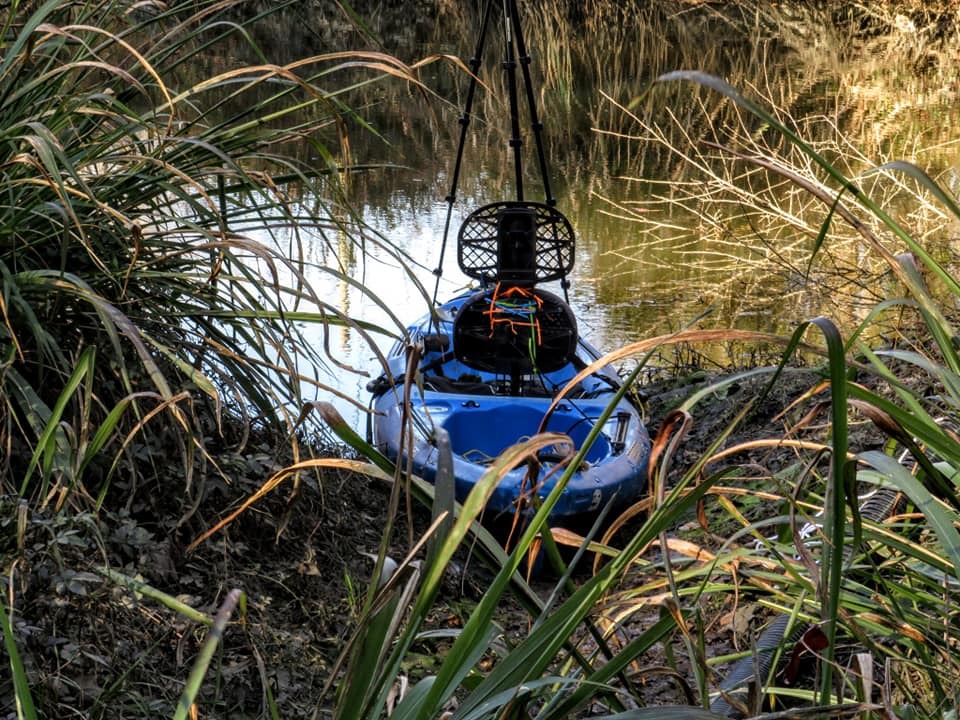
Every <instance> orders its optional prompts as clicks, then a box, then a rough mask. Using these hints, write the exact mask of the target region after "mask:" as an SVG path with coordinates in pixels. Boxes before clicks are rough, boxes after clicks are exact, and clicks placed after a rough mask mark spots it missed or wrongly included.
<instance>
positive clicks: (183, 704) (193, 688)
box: [173, 588, 243, 720]
mask: <svg viewBox="0 0 960 720" xmlns="http://www.w3.org/2000/svg"><path fill="white" fill-rule="evenodd" d="M242 598H243V591H242V590H239V589H236V588H234V589H233V590H231V591H230V592H229V593H227V597H226V599H225V600H224V601H223V604H222V605H221V606H220V609H219V610H218V611H217V615H216V617H215V618H214V620H213V625H212V626H211V627H210V632H209V633H207V639H206V641H205V642H204V644H203V647H202V648H200V653H199V654H198V655H197V659H196V660H195V661H194V663H193V668H192V669H191V670H190V676H189V677H188V678H187V684H186V686H185V687H184V689H183V694H182V695H181V696H180V701H179V702H178V703H177V709H176V711H174V713H173V720H187V718H188V717H189V716H190V714H191V708H192V707H193V704H194V703H195V702H196V699H197V696H198V695H199V694H200V687H201V686H202V685H203V679H204V677H205V676H206V674H207V669H208V668H209V667H210V663H211V661H212V660H213V654H214V653H215V652H216V650H217V646H218V645H219V644H220V640H221V639H222V638H223V633H224V631H225V630H226V627H227V623H228V622H229V621H230V616H231V615H232V614H233V610H234V608H235V607H236V606H237V603H240V602H241V601H242Z"/></svg>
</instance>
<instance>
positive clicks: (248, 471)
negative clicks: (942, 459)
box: [0, 369, 821, 719]
mask: <svg viewBox="0 0 960 720" xmlns="http://www.w3.org/2000/svg"><path fill="white" fill-rule="evenodd" d="M820 379H821V376H820V374H819V373H817V372H816V371H814V370H810V369H798V370H791V371H788V372H787V373H786V374H785V375H784V376H783V377H782V378H781V379H780V380H779V381H778V382H777V384H776V385H775V386H774V387H773V389H772V392H771V393H769V394H768V395H767V396H766V397H765V398H764V400H763V401H762V402H761V403H760V404H759V405H758V406H757V408H756V412H755V413H753V414H751V415H749V416H747V418H746V419H745V420H744V422H743V423H742V424H741V425H740V426H739V427H738V428H737V429H736V430H735V432H734V433H733V434H731V435H730V437H729V438H728V440H727V442H726V443H725V446H726V447H731V446H733V445H735V444H744V443H745V444H749V443H751V442H752V441H760V440H768V439H770V438H775V437H780V436H782V435H783V434H784V427H785V425H786V424H787V422H788V421H787V420H785V419H782V418H781V417H780V413H781V412H782V411H783V410H784V409H785V408H789V407H790V405H791V403H792V402H793V401H794V400H796V399H797V398H799V397H801V396H802V395H803V394H804V393H805V392H807V391H808V390H810V389H811V388H813V387H815V386H816V385H817V383H818V382H819V381H820ZM729 380H730V378H726V377H722V376H720V377H718V376H708V375H707V374H706V373H702V372H700V373H694V374H692V375H690V376H688V377H684V378H677V379H672V380H669V381H663V382H661V383H658V384H656V385H651V386H648V387H645V388H644V389H643V390H644V393H645V394H646V395H647V400H646V403H647V407H648V410H649V423H650V427H651V430H652V431H655V430H656V429H657V427H658V426H659V425H660V423H661V422H662V421H663V419H664V418H665V417H666V416H667V415H668V414H669V413H670V412H671V411H672V410H675V409H676V408H677V407H678V406H679V405H680V404H681V403H683V402H684V401H685V400H687V399H689V398H690V397H691V395H692V394H694V393H698V392H702V391H703V390H704V388H706V387H708V386H710V385H713V386H716V387H717V388H718V389H717V390H716V392H710V393H707V394H706V395H704V397H703V399H702V400H701V401H700V402H699V403H698V404H697V405H696V406H694V408H693V409H692V413H693V428H692V431H691V432H690V433H689V434H687V435H686V437H685V438H684V439H683V442H682V444H681V445H680V448H679V451H678V452H677V454H676V456H675V457H674V459H673V461H672V467H673V470H672V474H673V475H674V476H676V475H678V474H682V473H683V472H685V471H686V469H687V468H688V467H689V466H690V465H691V464H693V463H695V462H697V461H698V460H699V459H700V458H701V457H702V455H703V453H704V452H705V451H706V449H707V447H709V445H710V444H712V443H713V442H714V441H715V440H716V439H717V438H718V437H719V436H720V435H721V434H722V433H723V432H724V430H725V429H726V428H727V425H728V424H729V422H730V421H731V420H732V419H733V418H734V417H735V416H736V415H737V413H738V412H739V411H740V410H741V409H742V408H743V407H744V406H745V405H746V403H748V402H749V401H750V400H751V399H755V398H757V397H758V396H759V394H760V391H761V390H762V388H763V385H764V378H763V377H760V376H757V377H754V378H747V379H743V380H737V381H733V382H728V381H729ZM815 403H816V400H815V399H814V400H810V401H807V402H806V403H804V404H803V405H801V406H798V407H796V408H794V409H792V410H791V411H790V415H791V417H796V416H798V415H799V416H802V415H803V414H804V413H805V412H807V410H808V409H809V408H810V406H811V404H815ZM283 452H284V451H283V450H282V446H281V445H280V444H271V443H270V442H269V439H268V438H260V439H259V440H258V441H256V442H255V443H253V444H251V446H250V449H249V450H248V451H246V452H244V453H242V454H228V455H220V456H218V457H216V458H215V459H216V461H217V463H218V464H219V465H220V466H221V467H224V468H230V469H231V471H232V472H231V477H232V482H231V483H230V484H229V485H225V484H223V485H222V484H219V483H208V486H207V489H206V492H205V494H204V497H203V499H202V501H201V503H200V505H199V507H198V509H197V512H196V513H194V515H193V517H192V518H191V519H190V520H189V521H187V522H185V523H182V524H181V523H180V520H181V517H180V513H181V508H180V505H179V504H178V503H176V502H170V503H167V507H168V509H169V513H168V514H164V513H163V512H162V509H161V508H162V507H163V503H162V502H157V499H156V498H154V499H153V501H151V502H147V501H145V500H138V499H136V498H134V499H133V501H132V502H131V504H130V506H129V507H127V508H122V509H120V508H113V509H108V510H107V509H105V510H104V511H103V512H101V513H100V514H99V515H97V516H94V515H91V514H89V513H79V514H76V515H64V514H57V513H49V514H48V513H43V512H37V513H31V514H30V515H29V516H27V517H25V518H24V520H25V522H24V525H23V534H22V535H19V536H18V535H16V533H14V532H13V530H14V528H13V526H12V525H11V523H12V522H13V518H16V517H17V510H16V505H15V503H13V502H12V501H11V500H9V499H7V500H5V501H4V507H3V513H0V516H2V517H5V518H8V520H7V521H6V528H7V532H6V533H5V536H6V537H7V538H8V543H13V542H14V539H15V538H16V539H17V540H16V544H15V545H14V544H10V545H8V546H7V548H6V549H7V551H9V552H17V553H19V557H20V559H19V561H18V563H17V565H16V569H15V571H14V573H13V579H14V583H15V585H14V586H15V588H16V597H17V602H16V613H15V620H14V622H15V627H17V628H18V636H19V637H21V638H22V640H23V641H24V644H23V646H22V647H21V649H20V650H21V654H22V656H23V658H24V662H25V665H26V667H27V669H28V673H29V675H30V677H31V679H32V684H33V686H34V687H35V688H36V689H37V693H36V696H35V700H36V701H37V703H38V705H39V706H40V707H42V708H43V712H44V713H45V715H46V716H47V717H65V716H67V714H68V713H74V714H77V713H80V714H81V715H82V716H83V717H88V718H112V717H118V716H119V715H118V709H119V708H125V710H124V711H123V714H124V716H126V717H158V716H170V715H171V714H172V712H173V710H174V708H175V704H176V699H177V697H178V696H179V693H180V691H181V690H182V686H183V682H184V680H185V677H186V675H187V674H188V672H189V668H190V664H191V662H192V659H193V658H194V656H195V655H196V653H197V652H198V651H199V649H200V647H201V645H202V643H203V640H204V636H205V628H204V627H203V625H202V624H198V623H197V622H195V621H192V620H190V619H188V618H187V617H185V616H184V614H183V613H182V612H178V611H177V609H176V607H177V605H178V604H182V605H183V606H187V607H189V608H191V609H192V610H193V611H194V612H196V613H201V614H204V615H206V616H207V617H210V616H212V615H213V614H214V613H215V611H216V608H217V607H218V606H219V604H220V603H221V602H222V601H223V599H224V596H225V594H226V593H227V591H228V590H230V589H231V588H240V589H241V590H243V591H244V592H245V593H246V597H247V600H246V610H245V611H244V612H243V613H241V615H240V617H238V618H237V619H238V620H240V621H241V622H240V624H234V625H231V626H230V628H229V629H228V631H227V633H226V636H225V638H224V641H223V649H222V651H221V653H220V655H219V658H218V660H217V662H216V664H215V666H214V667H213V668H211V670H210V673H209V677H208V680H207V682H206V683H205V685H204V690H203V692H202V695H201V701H200V707H201V708H202V715H203V716H204V717H222V718H239V717H259V716H261V714H262V713H265V712H267V708H268V707H269V706H270V703H271V702H272V703H275V704H276V707H277V709H278V711H279V717H282V718H285V719H296V718H314V717H316V715H315V712H316V710H317V703H318V702H320V698H321V697H322V693H323V689H324V686H325V684H326V683H327V682H328V681H329V680H330V677H331V673H332V672H333V669H334V662H335V660H336V658H337V656H338V654H339V653H340V651H341V650H342V648H343V647H344V643H345V642H346V640H347V638H348V636H349V633H350V631H351V630H352V629H353V625H354V623H355V621H356V619H357V616H358V612H359V609H360V604H361V602H362V595H363V592H364V588H365V587H366V584H367V583H368V581H369V577H370V572H371V570H372V563H371V561H370V556H372V555H375V554H376V552H377V548H378V545H379V543H380V533H381V528H382V527H383V524H384V521H385V515H384V510H385V508H386V505H387V497H388V488H387V487H386V486H385V485H384V484H382V483H379V482H377V481H374V480H371V479H369V478H366V477H364V476H362V475H358V474H353V473H346V472H343V473H340V472H332V471H325V472H323V473H322V474H319V475H314V474H306V475H304V476H303V477H301V479H300V480H299V482H298V483H296V484H293V483H287V484H285V485H282V486H281V487H279V488H278V489H277V490H275V491H274V492H272V493H271V494H269V495H268V496H267V497H265V498H264V499H263V500H262V501H260V502H258V503H257V504H256V505H255V506H254V507H253V508H252V509H250V510H249V511H247V512H246V513H244V514H242V515H240V516H239V518H237V519H236V520H235V521H233V522H232V523H231V524H230V525H228V526H227V528H226V529H225V530H224V531H223V532H221V533H218V534H216V535H215V536H213V537H212V538H211V539H209V540H207V541H204V542H203V543H201V544H200V545H199V546H198V547H197V548H196V549H195V550H193V551H190V550H188V549H187V546H188V545H189V544H190V543H191V542H192V541H193V540H194V539H195V538H196V537H197V536H198V535H199V534H200V532H202V531H203V530H204V529H205V528H208V527H210V525H211V524H212V523H213V522H214V521H215V520H216V518H217V517H220V516H223V515H224V514H225V513H226V512H228V511H229V509H230V508H233V507H236V505H237V503H239V502H241V501H242V500H243V499H244V498H245V497H246V496H248V495H250V494H252V493H253V492H255V491H256V489H257V488H258V486H259V484H260V483H261V482H262V481H263V480H264V479H265V478H266V477H267V476H269V475H270V474H271V473H272V472H274V471H275V470H278V469H279V468H280V467H281V466H282V465H283V464H284V463H285V462H289V461H290V460H292V458H290V457H284V455H283ZM775 452H777V451H774V450H771V448H769V447H762V446H758V447H755V448H753V449H750V450H747V451H745V452H744V453H743V454H742V455H739V456H738V457H736V458H735V459H730V460H727V461H725V464H727V465H731V463H733V464H736V465H737V466H739V467H741V468H751V467H752V468H765V470H764V471H763V472H765V473H768V474H769V473H770V472H771V471H774V470H776V469H777V468H779V469H782V468H783V467H785V466H786V465H787V464H789V461H790V452H789V451H786V453H785V454H784V452H783V451H779V452H780V455H781V457H780V459H779V460H775V459H774V458H772V455H773V454H774V453H775ZM735 482H736V481H735ZM740 482H741V483H742V484H743V486H744V487H756V486H757V483H758V482H760V480H759V479H758V478H757V477H753V478H751V477H748V476H747V475H746V474H744V475H742V477H741V479H740ZM769 489H771V490H772V489H773V488H769ZM780 491H782V488H781V489H780ZM148 505H149V510H148V511H147V506H148ZM427 519H428V517H427V514H426V513H425V511H424V510H422V509H420V510H417V511H416V512H415V514H414V517H413V518H412V521H413V522H414V524H415V526H416V527H418V528H422V527H423V526H424V523H425V522H426V520H427ZM691 520H693V518H692V517H691ZM408 521H410V518H406V517H405V516H404V517H401V520H400V525H399V527H398V531H397V542H398V553H402V546H403V544H404V542H405V541H404V540H403V538H404V537H405V533H406V531H405V526H406V523H407V522H408ZM679 530H680V531H681V532H686V534H687V536H688V537H692V535H690V532H691V529H689V528H688V529H687V530H686V531H684V530H683V529H682V528H681V529H679ZM715 531H716V532H715ZM722 531H723V530H722V529H721V528H713V529H710V532H711V533H714V532H715V537H720V535H719V533H720V532H722ZM705 542H706V541H705ZM714 542H715V541H711V542H708V543H707V544H706V545H705V546H704V547H707V546H708V545H712V544H713V543H714ZM460 562H461V570H460V571H458V573H457V574H454V575H451V576H450V579H449V580H450V581H449V583H448V584H447V585H446V590H445V591H444V593H443V596H442V597H441V599H440V601H439V602H438V603H437V605H436V608H435V611H434V613H433V617H434V624H435V626H436V627H437V628H455V627H457V626H458V624H459V623H462V622H464V620H465V618H466V617H467V616H468V615H469V613H470V608H471V607H472V606H473V605H474V604H475V603H476V602H477V601H478V600H479V598H480V597H481V596H482V593H483V587H484V583H485V582H487V575H486V570H485V569H484V568H483V566H482V565H481V564H480V563H479V561H477V560H470V559H469V556H467V555H464V556H463V557H462V558H461V561H460ZM105 565H106V566H109V568H110V569H111V571H112V572H113V573H114V575H113V576H112V579H107V578H105V577H104V575H103V574H102V572H101V568H102V567H104V566H105ZM123 578H127V579H128V581H129V585H126V584H125V582H124V581H123ZM138 583H144V584H145V585H146V586H149V588H150V590H149V591H148V590H147V589H146V588H143V587H139V588H138V585H137V584H138ZM159 593H162V594H163V595H162V596H161V595H159ZM162 597H168V598H172V599H173V601H172V602H171V603H166V604H165V601H164V600H163V599H162ZM728 611H730V608H729V607H726V606H725V605H723V604H721V605H720V606H717V607H716V608H714V610H713V612H715V613H717V614H718V615H717V616H719V614H720V613H723V612H728ZM502 612H503V615H502V620H501V622H502V623H503V625H504V627H505V628H514V629H515V631H516V632H518V633H519V632H520V631H521V629H522V628H523V627H525V625H526V623H527V616H526V614H525V613H524V612H523V611H521V610H519V609H518V606H515V607H514V608H513V609H512V610H511V609H510V607H509V606H508V607H505V608H504V609H503V611H502ZM758 619H759V616H758ZM751 627H752V626H751V625H750V624H749V623H745V624H743V625H742V626H740V627H739V632H741V633H747V632H748V631H749V630H750V629H751ZM711 637H712V638H713V642H715V643H716V644H717V647H716V648H709V647H708V648H707V652H708V654H711V655H720V654H725V653H726V652H728V651H729V649H730V647H732V646H733V645H736V644H737V643H744V642H746V643H748V642H749V639H748V638H747V637H746V635H743V636H742V637H733V636H731V634H730V630H729V629H726V628H720V629H718V630H715V631H711ZM422 652H424V653H426V654H424V655H420V656H419V657H420V660H419V661H418V664H419V669H418V670H417V672H428V671H429V670H430V668H431V667H432V666H433V664H434V663H436V662H438V659H439V658H440V657H441V656H442V653H441V654H439V655H431V651H429V650H428V649H427V648H423V650H422ZM656 656H657V657H658V660H657V664H660V663H661V662H662V661H663V657H662V655H660V651H657V654H656ZM4 682H8V681H0V689H2V688H3V687H4ZM671 688H672V689H671ZM649 689H650V701H651V702H671V703H679V702H685V698H684V697H683V695H682V693H679V692H678V691H677V686H676V685H672V684H671V683H666V684H664V683H661V682H658V681H653V680H652V679H651V683H650V688H649ZM0 696H2V697H5V698H10V697H11V695H10V693H9V692H6V691H4V692H2V693H0ZM4 702H5V701H4ZM4 702H0V709H2V710H3V711H4V712H12V711H13V709H12V707H7V706H6V705H5V704H4ZM327 702H329V698H328V700H327ZM324 704H325V703H322V702H321V706H322V705H324ZM137 708H140V710H137ZM321 716H322V715H321Z"/></svg>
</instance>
